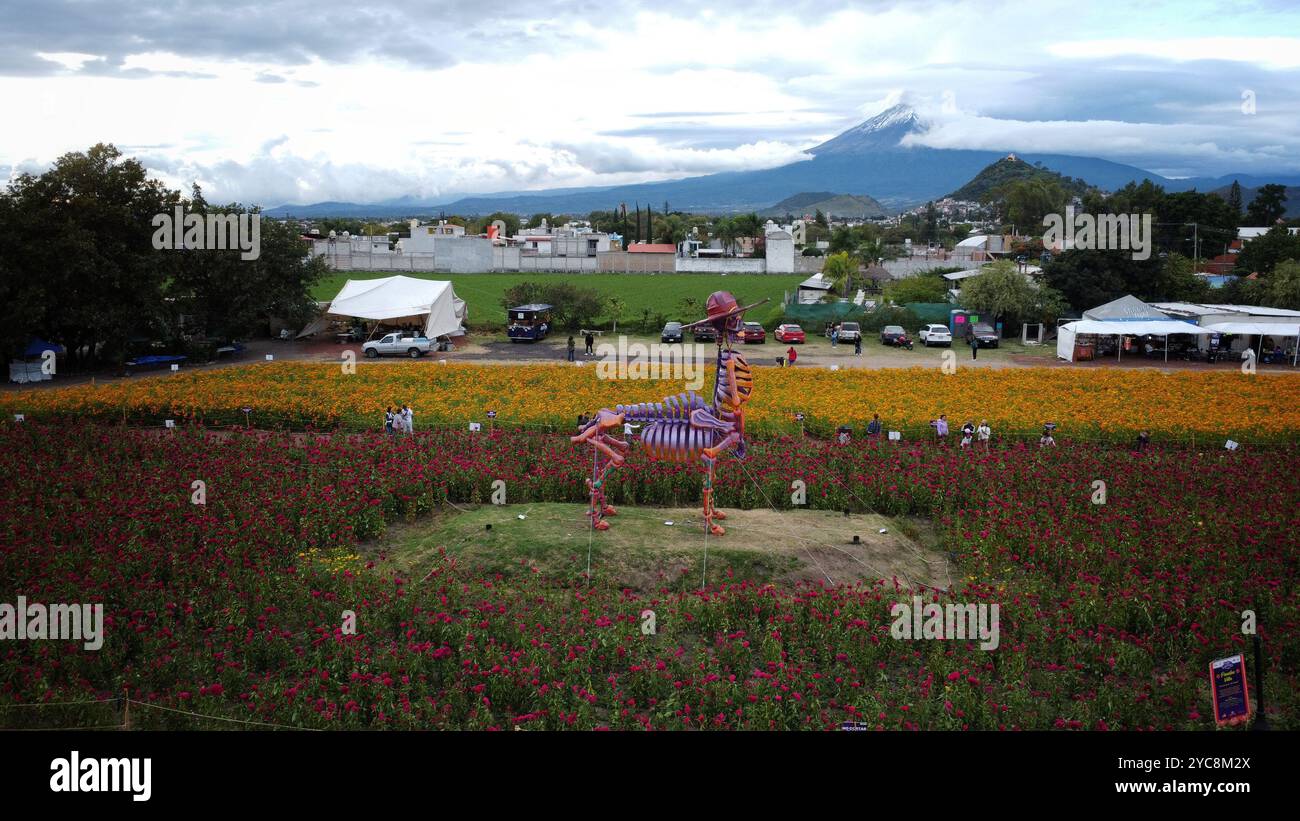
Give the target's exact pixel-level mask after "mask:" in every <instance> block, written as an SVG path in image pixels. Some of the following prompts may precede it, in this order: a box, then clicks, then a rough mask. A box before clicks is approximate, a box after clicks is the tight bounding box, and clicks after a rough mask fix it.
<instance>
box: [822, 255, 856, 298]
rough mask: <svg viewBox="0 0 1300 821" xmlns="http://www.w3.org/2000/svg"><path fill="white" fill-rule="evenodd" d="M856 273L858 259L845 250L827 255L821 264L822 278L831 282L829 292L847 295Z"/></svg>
mask: <svg viewBox="0 0 1300 821" xmlns="http://www.w3.org/2000/svg"><path fill="white" fill-rule="evenodd" d="M857 273H858V260H857V259H856V258H854V257H853V256H851V255H849V254H848V253H847V252H845V251H840V252H839V253H836V254H831V255H829V256H827V257H826V262H825V263H823V264H822V278H823V279H826V280H828V281H829V282H830V283H831V293H835V294H843V295H845V296H848V292H849V289H850V288H851V287H852V286H853V278H854V277H855V276H856V275H857Z"/></svg>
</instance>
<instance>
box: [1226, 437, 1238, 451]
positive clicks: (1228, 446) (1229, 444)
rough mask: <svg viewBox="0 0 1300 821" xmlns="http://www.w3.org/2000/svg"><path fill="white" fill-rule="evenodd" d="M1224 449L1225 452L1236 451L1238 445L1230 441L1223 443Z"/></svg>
mask: <svg viewBox="0 0 1300 821" xmlns="http://www.w3.org/2000/svg"><path fill="white" fill-rule="evenodd" d="M1223 447H1224V449H1225V450H1236V449H1237V443H1236V442H1234V441H1232V440H1231V439H1229V440H1228V441H1226V442H1224V443H1223Z"/></svg>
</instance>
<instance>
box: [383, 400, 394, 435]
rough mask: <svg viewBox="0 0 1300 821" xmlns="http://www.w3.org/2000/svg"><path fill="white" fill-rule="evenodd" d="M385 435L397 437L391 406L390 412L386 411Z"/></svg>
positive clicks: (390, 407) (391, 407) (390, 406)
mask: <svg viewBox="0 0 1300 821" xmlns="http://www.w3.org/2000/svg"><path fill="white" fill-rule="evenodd" d="M384 433H386V434H387V435H388V436H396V435H397V434H396V432H395V431H394V430H393V406H392V405H389V406H388V410H386V411H384Z"/></svg>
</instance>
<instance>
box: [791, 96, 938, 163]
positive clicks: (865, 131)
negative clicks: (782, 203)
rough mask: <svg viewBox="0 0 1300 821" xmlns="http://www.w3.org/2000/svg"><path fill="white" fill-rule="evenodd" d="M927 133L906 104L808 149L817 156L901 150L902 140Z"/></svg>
mask: <svg viewBox="0 0 1300 821" xmlns="http://www.w3.org/2000/svg"><path fill="white" fill-rule="evenodd" d="M924 130H925V124H924V123H922V122H921V118H920V117H919V116H917V113H916V110H915V109H913V108H912V107H911V106H909V105H906V104H904V103H899V104H898V105H895V106H891V107H889V108H887V109H885V110H884V111H882V112H880V113H879V114H877V115H876V116H874V117H872V118H871V119H869V120H866V121H864V122H861V123H858V124H857V125H855V126H853V127H852V128H850V129H849V130H847V131H845V132H843V133H841V134H840V135H838V136H836V137H834V138H832V139H830V140H827V141H826V142H824V143H822V144H821V145H819V146H817V147H816V148H812V149H809V152H808V153H810V154H814V155H816V156H819V157H821V156H832V155H835V154H858V153H861V152H863V151H873V150H874V151H879V150H881V149H892V148H897V147H898V142H899V140H901V139H903V137H905V136H907V135H908V134H913V133H918V132H921V131H924Z"/></svg>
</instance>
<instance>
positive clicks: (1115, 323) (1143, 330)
mask: <svg viewBox="0 0 1300 821" xmlns="http://www.w3.org/2000/svg"><path fill="white" fill-rule="evenodd" d="M1061 327H1062V328H1068V329H1069V330H1070V331H1071V332H1072V333H1076V334H1102V335H1110V336H1118V335H1120V334H1123V335H1124V336H1146V335H1147V334H1151V335H1152V336H1167V335H1169V334H1196V335H1198V336H1201V335H1208V334H1211V333H1213V331H1211V330H1208V329H1206V328H1202V327H1200V326H1199V325H1193V324H1192V323H1190V322H1181V321H1179V320H1177V319H1152V320H1140V319H1139V320H1133V319H1121V320H1110V321H1108V320H1102V319H1081V320H1079V321H1078V322H1070V323H1067V324H1065V325H1062V326H1061Z"/></svg>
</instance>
